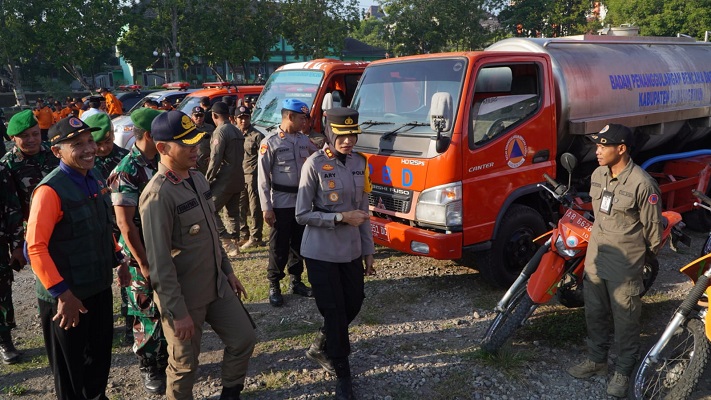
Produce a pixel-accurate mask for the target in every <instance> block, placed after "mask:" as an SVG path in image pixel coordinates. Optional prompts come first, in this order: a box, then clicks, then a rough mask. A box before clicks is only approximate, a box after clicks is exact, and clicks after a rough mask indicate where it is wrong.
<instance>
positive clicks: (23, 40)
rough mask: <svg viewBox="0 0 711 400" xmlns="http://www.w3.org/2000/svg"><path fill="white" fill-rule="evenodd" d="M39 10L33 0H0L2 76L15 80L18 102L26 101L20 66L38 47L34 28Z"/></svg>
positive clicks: (20, 103)
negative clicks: (27, 0) (29, 0)
mask: <svg viewBox="0 0 711 400" xmlns="http://www.w3.org/2000/svg"><path fill="white" fill-rule="evenodd" d="M39 11H40V9H39V8H38V7H37V6H36V4H33V3H32V2H25V1H22V0H0V43H2V46H0V63H1V64H0V65H2V68H0V76H2V77H3V78H4V79H6V80H7V81H9V82H11V83H12V86H13V91H14V93H15V99H16V101H17V104H18V105H27V100H26V99H25V96H24V90H23V88H22V83H21V82H22V79H21V69H22V67H23V64H25V63H27V62H28V61H29V60H30V59H31V58H32V57H33V55H34V54H35V53H36V50H37V47H38V46H37V42H36V39H35V31H34V28H35V27H36V26H37V24H38V23H39V21H38V19H37V17H36V16H37V15H39Z"/></svg>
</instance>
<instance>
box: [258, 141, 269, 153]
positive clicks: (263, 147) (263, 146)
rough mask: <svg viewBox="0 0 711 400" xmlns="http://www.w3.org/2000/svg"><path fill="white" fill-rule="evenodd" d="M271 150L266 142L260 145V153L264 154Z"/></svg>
mask: <svg viewBox="0 0 711 400" xmlns="http://www.w3.org/2000/svg"><path fill="white" fill-rule="evenodd" d="M267 150H269V145H268V144H266V143H262V145H261V146H259V154H264V153H266V152H267Z"/></svg>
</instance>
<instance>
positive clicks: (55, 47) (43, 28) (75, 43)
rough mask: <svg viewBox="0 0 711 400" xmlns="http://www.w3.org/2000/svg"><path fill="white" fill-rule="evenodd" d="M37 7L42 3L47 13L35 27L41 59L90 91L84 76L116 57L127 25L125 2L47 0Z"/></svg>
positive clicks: (112, 0) (39, 19)
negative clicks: (114, 55) (122, 27)
mask: <svg viewBox="0 0 711 400" xmlns="http://www.w3.org/2000/svg"><path fill="white" fill-rule="evenodd" d="M36 3H41V4H40V6H41V7H42V8H41V9H42V10H43V11H41V12H40V13H38V14H37V15H38V16H39V18H37V20H36V25H35V26H34V33H35V40H36V42H35V43H36V45H37V55H38V56H39V57H41V59H43V60H46V61H47V62H49V63H51V64H52V65H55V66H57V67H59V68H63V69H64V70H65V71H67V73H69V74H70V75H71V76H72V77H73V78H75V79H77V80H78V81H79V82H80V83H81V84H82V85H83V86H84V87H86V88H90V85H89V84H88V83H87V82H86V80H85V79H84V73H83V72H84V71H96V70H98V69H100V68H101V65H102V64H103V62H104V61H106V59H107V58H106V57H107V56H109V55H110V54H111V53H112V49H113V48H114V46H115V44H116V40H117V38H118V36H119V32H120V29H121V26H122V25H123V24H124V11H125V6H124V2H123V1H122V0H92V1H83V0H43V1H41V2H39V1H37V2H36ZM26 4H27V3H26ZM47 10H51V12H50V11H47Z"/></svg>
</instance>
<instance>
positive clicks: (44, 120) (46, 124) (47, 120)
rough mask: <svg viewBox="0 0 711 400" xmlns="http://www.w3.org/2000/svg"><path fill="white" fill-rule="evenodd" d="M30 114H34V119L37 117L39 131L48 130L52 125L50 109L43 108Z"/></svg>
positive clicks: (52, 114) (52, 119)
mask: <svg viewBox="0 0 711 400" xmlns="http://www.w3.org/2000/svg"><path fill="white" fill-rule="evenodd" d="M32 112H33V113H34V114H35V117H37V124H38V125H39V127H40V129H49V128H50V127H52V125H54V113H52V109H51V108H49V107H47V106H44V107H42V108H40V109H39V110H38V109H34V110H32Z"/></svg>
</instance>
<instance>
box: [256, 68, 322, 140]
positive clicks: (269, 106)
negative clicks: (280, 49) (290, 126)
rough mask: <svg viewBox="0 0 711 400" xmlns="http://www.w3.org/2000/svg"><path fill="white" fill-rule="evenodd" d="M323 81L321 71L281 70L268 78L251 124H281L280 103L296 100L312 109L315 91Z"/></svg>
mask: <svg viewBox="0 0 711 400" xmlns="http://www.w3.org/2000/svg"><path fill="white" fill-rule="evenodd" d="M321 80H323V71H304V70H282V71H277V72H275V73H273V74H272V76H270V77H269V80H268V81H267V83H266V84H265V85H264V90H263V91H262V94H261V95H260V96H259V100H257V104H256V105H255V106H254V111H253V112H252V123H253V124H255V125H261V126H272V125H275V124H278V123H280V122H281V103H282V100H284V99H289V98H297V99H299V100H301V101H303V102H304V103H306V104H307V105H308V106H309V109H311V108H312V107H313V103H314V99H315V97H316V91H317V90H318V88H319V86H320V85H321Z"/></svg>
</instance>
